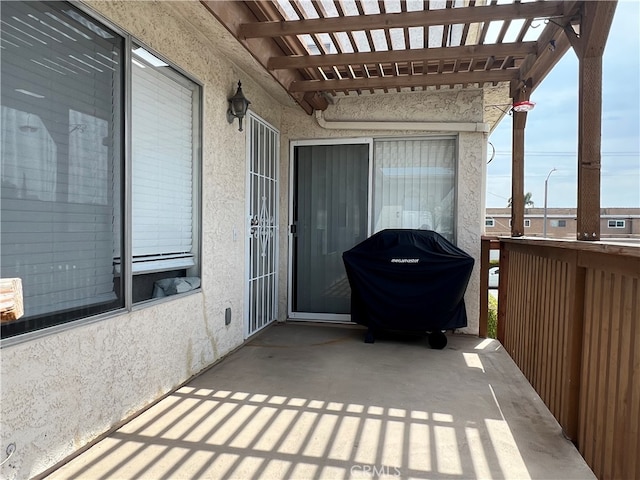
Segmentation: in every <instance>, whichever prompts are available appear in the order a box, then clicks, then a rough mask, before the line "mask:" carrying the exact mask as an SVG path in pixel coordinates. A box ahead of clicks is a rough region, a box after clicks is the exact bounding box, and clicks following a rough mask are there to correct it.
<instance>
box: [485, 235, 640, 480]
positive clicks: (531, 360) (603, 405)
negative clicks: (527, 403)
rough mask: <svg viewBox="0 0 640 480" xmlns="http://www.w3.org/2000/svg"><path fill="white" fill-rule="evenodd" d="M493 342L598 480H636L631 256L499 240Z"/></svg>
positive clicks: (636, 346) (637, 331)
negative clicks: (495, 339) (495, 336)
mask: <svg viewBox="0 0 640 480" xmlns="http://www.w3.org/2000/svg"><path fill="white" fill-rule="evenodd" d="M498 295H499V297H498V339H499V340H500V341H501V342H502V344H503V345H504V348H505V349H506V350H507V351H508V352H509V354H510V355H511V357H512V358H513V360H514V361H515V362H516V364H517V365H518V366H519V368H520V369H521V370H522V372H523V373H524V375H525V376H526V377H527V379H528V380H529V382H530V383H531V385H532V386H533V387H534V388H535V389H536V391H537V392H538V394H539V395H540V397H541V398H542V399H543V401H544V402H545V403H546V405H547V406H548V408H549V410H550V411H551V412H552V413H553V415H554V416H555V417H556V419H557V420H558V422H559V423H560V425H561V426H562V428H563V429H564V432H565V434H566V435H567V436H568V437H569V438H570V439H571V440H573V441H574V443H575V444H576V446H577V447H578V449H579V451H580V453H581V454H582V456H583V457H584V458H585V460H586V461H587V463H588V464H589V466H590V467H591V469H592V470H593V471H594V473H595V474H596V476H597V477H598V478H602V479H604V478H620V479H623V478H640V431H639V427H640V247H634V246H621V245H613V244H602V243H587V242H574V241H552V240H534V239H501V241H500V286H499V294H498Z"/></svg>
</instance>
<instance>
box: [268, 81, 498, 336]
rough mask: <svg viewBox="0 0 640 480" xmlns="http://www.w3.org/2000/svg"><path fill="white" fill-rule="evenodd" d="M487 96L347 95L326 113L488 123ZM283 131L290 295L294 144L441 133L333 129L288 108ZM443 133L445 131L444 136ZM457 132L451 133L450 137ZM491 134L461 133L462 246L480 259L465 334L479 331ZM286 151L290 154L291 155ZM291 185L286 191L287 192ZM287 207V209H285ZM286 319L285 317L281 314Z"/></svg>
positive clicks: (283, 243) (342, 117)
mask: <svg viewBox="0 0 640 480" xmlns="http://www.w3.org/2000/svg"><path fill="white" fill-rule="evenodd" d="M483 106H484V103H483V92H482V90H480V89H465V90H462V89H451V90H448V89H441V90H435V89H433V90H428V91H426V92H407V93H401V94H398V95H366V96H361V97H356V96H353V97H348V96H347V97H341V98H340V99H339V100H338V101H337V102H336V103H335V104H334V105H330V106H329V108H328V109H327V110H326V111H325V112H324V117H325V119H326V120H327V121H331V120H335V121H352V120H355V121H390V122H393V121H398V122H406V121H413V122H473V123H476V122H482V121H483V118H484V116H483V115H484V113H483ZM281 125H282V128H281V134H282V137H281V140H282V145H281V151H282V153H283V154H282V155H281V159H280V160H281V163H280V176H281V179H282V181H281V186H282V188H281V191H280V201H281V205H282V206H283V208H287V214H286V215H285V214H284V213H283V214H282V215H281V216H280V247H281V252H282V253H281V255H280V289H281V292H286V287H287V283H286V282H287V269H288V263H287V262H288V250H287V242H288V222H289V212H288V206H289V194H290V192H289V190H288V187H289V183H288V181H285V180H287V179H288V178H289V174H290V172H289V168H290V159H289V152H290V142H291V141H293V140H306V139H327V138H337V137H341V138H359V137H373V138H376V137H378V138H380V137H405V138H406V137H412V136H414V137H415V136H425V135H433V134H436V135H437V134H438V132H428V131H415V130H411V131H395V130H388V131H384V130H376V131H372V130H364V129H363V130H327V129H324V128H322V127H320V126H319V125H318V124H317V122H316V121H315V119H314V118H313V117H309V116H308V115H306V114H305V113H304V112H303V111H302V110H300V109H298V108H287V107H285V108H284V109H283V115H282V124H281ZM440 134H441V135H442V134H443V133H440ZM444 134H451V132H448V133H444ZM486 140H487V139H486V134H484V133H460V134H459V137H458V167H457V168H458V192H457V211H456V215H457V226H456V228H457V244H458V246H459V247H460V248H462V249H463V250H465V251H466V252H467V253H469V254H470V255H472V256H473V258H474V259H475V266H474V272H473V274H472V278H471V280H470V282H469V287H468V288H467V293H466V295H465V303H466V306H467V315H468V327H467V328H466V329H464V330H463V331H464V332H468V333H475V334H477V332H478V319H479V307H480V305H479V303H480V302H479V288H480V279H479V268H480V235H481V234H482V228H483V227H482V225H483V220H484V213H483V208H482V203H483V197H484V183H483V182H484V172H485V170H484V169H485V161H486V160H485V156H486V155H485V152H486ZM285 152H286V154H285ZM284 187H286V188H284ZM285 206H286V207H285ZM280 298H281V300H280V305H279V308H280V312H287V301H288V300H287V298H286V297H285V296H283V295H281V297H280ZM281 316H282V315H281Z"/></svg>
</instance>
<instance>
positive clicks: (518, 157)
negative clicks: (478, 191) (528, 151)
mask: <svg viewBox="0 0 640 480" xmlns="http://www.w3.org/2000/svg"><path fill="white" fill-rule="evenodd" d="M512 97H513V101H514V103H515V102H520V101H523V100H528V99H529V94H528V93H527V92H526V91H524V89H523V90H518V91H516V92H512ZM512 114H513V128H512V139H511V152H512V153H511V236H512V237H522V236H524V128H525V126H526V124H527V112H516V111H513V110H512Z"/></svg>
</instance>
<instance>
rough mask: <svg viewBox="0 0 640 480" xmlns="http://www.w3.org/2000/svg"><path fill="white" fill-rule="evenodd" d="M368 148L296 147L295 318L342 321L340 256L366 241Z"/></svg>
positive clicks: (345, 306) (346, 300)
mask: <svg viewBox="0 0 640 480" xmlns="http://www.w3.org/2000/svg"><path fill="white" fill-rule="evenodd" d="M369 150H370V144H369V143H360V144H357V143H355V144H339V145H298V146H295V147H294V162H293V192H294V194H293V210H292V214H293V215H292V217H293V221H292V223H291V227H290V228H291V237H292V239H291V240H292V252H293V259H292V284H291V286H292V292H291V293H292V295H291V307H292V308H291V310H292V316H293V317H294V318H296V317H297V318H305V317H306V316H310V318H311V317H312V318H314V319H324V320H344V319H345V318H344V316H345V315H348V314H349V311H350V301H351V300H350V299H351V290H350V288H349V283H348V281H347V276H346V273H345V270H344V265H343V263H342V253H343V252H344V251H346V250H349V249H350V248H351V247H353V246H354V245H356V244H358V243H359V242H361V241H362V240H364V239H366V238H367V236H368V233H369V232H368V222H367V212H368V199H369Z"/></svg>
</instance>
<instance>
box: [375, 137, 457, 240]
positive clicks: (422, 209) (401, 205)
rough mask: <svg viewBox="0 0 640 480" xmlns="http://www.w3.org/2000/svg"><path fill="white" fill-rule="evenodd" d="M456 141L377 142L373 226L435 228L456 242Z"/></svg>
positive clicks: (449, 139) (376, 227)
mask: <svg viewBox="0 0 640 480" xmlns="http://www.w3.org/2000/svg"><path fill="white" fill-rule="evenodd" d="M455 158H456V157H455V139H454V138H434V139H420V140H417V139H416V140H380V141H376V142H375V143H374V171H375V174H374V187H373V201H374V202H373V203H374V211H373V216H374V219H373V226H374V231H375V232H378V231H380V230H383V229H385V228H424V229H428V230H435V231H436V232H438V233H440V234H441V235H443V236H444V237H446V238H447V239H448V240H450V241H454V238H453V232H454V206H455Z"/></svg>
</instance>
